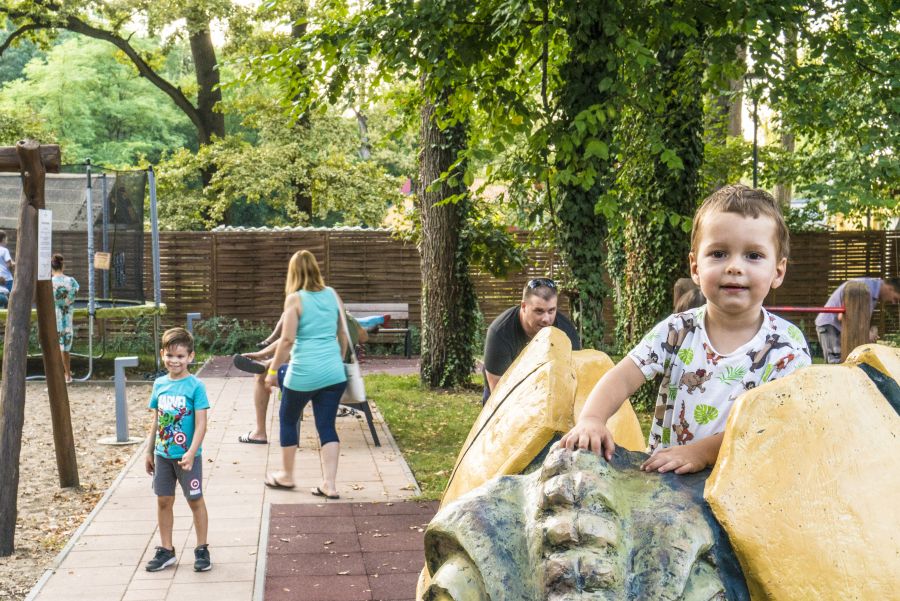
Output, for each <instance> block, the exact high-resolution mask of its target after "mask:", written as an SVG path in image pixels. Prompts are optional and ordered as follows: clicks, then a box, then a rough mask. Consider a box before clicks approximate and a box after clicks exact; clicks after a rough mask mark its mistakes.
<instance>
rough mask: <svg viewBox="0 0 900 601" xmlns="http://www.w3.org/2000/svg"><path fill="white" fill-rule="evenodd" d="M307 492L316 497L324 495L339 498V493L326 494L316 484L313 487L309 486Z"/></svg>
mask: <svg viewBox="0 0 900 601" xmlns="http://www.w3.org/2000/svg"><path fill="white" fill-rule="evenodd" d="M309 492H310V493H312V494H313V495H315V496H317V497H325V498H326V499H340V498H341V495H326V494H325V491H324V490H322V489H321V488H319V487H318V486H316V487H315V488H310V489H309Z"/></svg>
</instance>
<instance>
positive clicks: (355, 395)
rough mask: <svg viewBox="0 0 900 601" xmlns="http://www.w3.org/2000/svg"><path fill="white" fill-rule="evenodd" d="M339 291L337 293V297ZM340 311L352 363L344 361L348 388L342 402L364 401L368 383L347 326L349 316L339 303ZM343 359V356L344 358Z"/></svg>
mask: <svg viewBox="0 0 900 601" xmlns="http://www.w3.org/2000/svg"><path fill="white" fill-rule="evenodd" d="M336 298H337V293H335V299H336ZM338 311H340V314H341V325H342V326H343V328H344V336H346V337H347V345H348V346H349V347H350V363H344V372H346V374H347V388H346V389H345V390H344V395H343V396H342V397H341V403H343V404H345V405H346V404H348V403H363V402H365V400H366V385H365V382H363V377H362V370H361V369H360V368H359V361H358V360H357V358H356V351H355V350H354V349H353V343H352V342H351V339H350V329H349V328H348V327H347V316H346V315H344V311H343V309H341V304H340V303H338ZM342 359H343V358H342Z"/></svg>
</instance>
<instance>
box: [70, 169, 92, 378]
mask: <svg viewBox="0 0 900 601" xmlns="http://www.w3.org/2000/svg"><path fill="white" fill-rule="evenodd" d="M85 163H86V164H87V166H86V168H85V172H86V173H87V189H86V190H85V200H86V204H87V255H88V265H87V267H88V353H87V354H88V371H87V374H85V376H84V377H83V378H74V379H76V380H78V381H79V382H86V381H87V380H89V379H90V378H91V375H92V374H93V373H94V311H95V306H94V297H95V296H96V289H95V287H94V188H93V183H92V181H91V180H92V179H93V175H92V173H91V159H87V160H86V161H85Z"/></svg>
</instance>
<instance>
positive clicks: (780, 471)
mask: <svg viewBox="0 0 900 601" xmlns="http://www.w3.org/2000/svg"><path fill="white" fill-rule="evenodd" d="M610 367H612V362H611V361H610V360H609V358H608V357H606V355H604V354H602V353H599V352H597V351H576V352H572V351H571V347H570V344H569V341H568V338H567V337H566V336H565V335H564V334H562V333H561V332H559V331H558V330H554V329H552V328H546V329H545V330H542V331H541V332H540V333H539V334H538V336H536V337H535V339H534V340H533V341H532V343H531V344H530V345H529V346H528V347H526V349H525V351H523V353H522V355H521V356H520V357H519V358H518V359H517V360H516V362H515V363H514V364H513V365H512V366H511V368H510V370H508V371H507V373H506V374H505V375H504V377H503V378H502V379H501V380H500V382H499V384H498V386H497V388H496V390H495V391H494V394H493V395H492V396H491V398H490V399H489V400H488V402H487V404H486V406H485V408H484V410H483V411H482V413H481V415H480V416H479V419H478V420H477V422H476V424H475V425H474V426H473V428H472V430H471V432H470V434H469V437H468V439H467V440H466V443H465V445H464V446H463V448H462V450H461V452H460V455H459V457H458V458H457V462H456V466H455V468H454V471H453V475H452V477H451V481H450V483H449V485H448V488H447V491H446V493H445V495H444V498H443V499H442V503H441V511H440V512H439V514H438V516H436V518H435V521H434V522H433V524H434V526H432V527H430V530H429V533H430V534H431V536H430V538H429V533H426V548H428V547H429V541H430V542H431V547H430V548H431V549H432V552H434V551H435V550H436V549H438V548H439V547H440V545H442V544H443V543H441V542H440V541H441V540H447V541H450V540H452V537H453V536H454V535H453V532H454V528H458V530H456V532H457V534H458V535H459V536H460V537H462V538H460V539H459V541H460V542H461V541H463V539H464V538H466V537H470V536H471V535H470V534H469V532H470V531H471V530H472V529H471V528H470V527H469V526H466V524H465V521H466V520H468V519H475V517H473V516H476V515H477V513H478V512H477V511H476V510H474V509H473V508H475V507H477V506H478V496H479V495H486V496H493V498H497V497H498V495H501V493H502V492H503V491H506V493H505V494H506V497H505V498H504V499H503V500H502V501H501V502H502V503H506V504H507V505H508V504H509V503H513V504H515V503H522V505H523V509H522V512H521V515H526V516H527V515H529V512H531V511H533V508H531V507H524V505H528V504H529V503H528V501H527V499H529V498H531V497H529V496H528V495H529V494H532V493H527V490H528V487H529V486H538V487H540V486H545V485H541V484H540V482H541V480H540V478H538V480H536V481H535V478H537V477H538V476H537V473H536V472H533V471H531V472H530V473H532V474H533V475H532V476H528V477H525V476H511V478H512V480H511V479H510V478H500V479H497V477H498V476H504V475H513V474H520V473H522V472H523V471H524V470H526V468H528V469H529V470H534V469H535V467H536V466H537V469H539V470H543V471H544V472H546V470H547V469H548V467H547V466H548V465H550V464H548V463H547V462H551V464H552V462H553V461H556V462H559V461H560V460H561V458H559V457H556V455H554V454H553V453H552V452H551V454H550V455H546V459H542V458H541V457H543V456H544V455H543V454H545V453H546V452H547V451H548V450H549V444H548V443H550V442H551V441H552V440H553V439H554V437H556V436H558V435H559V434H560V433H562V432H565V431H567V430H568V429H569V428H570V427H571V425H572V423H573V421H574V418H575V416H577V413H578V411H580V408H581V406H582V405H583V403H584V399H585V397H586V396H587V394H588V392H589V391H590V389H591V387H592V386H593V384H594V383H595V382H596V381H597V379H598V378H599V377H600V376H601V375H602V374H603V373H605V371H606V370H608V369H609V368H610ZM898 378H900V351H898V349H892V348H889V347H884V346H879V345H865V346H862V347H859V348H857V349H856V350H855V351H854V352H853V353H851V355H850V357H849V358H848V360H847V362H846V363H845V364H842V365H839V366H824V365H823V366H811V367H809V368H805V369H802V370H800V371H798V372H797V373H795V374H793V375H791V376H789V377H787V378H784V379H781V380H776V381H774V382H770V383H768V384H765V385H763V386H761V387H759V388H757V389H753V390H751V391H749V392H747V393H745V394H744V395H742V396H741V397H740V398H739V399H738V400H737V401H736V403H735V406H734V408H733V409H732V412H731V414H730V416H729V420H728V425H727V430H726V435H725V440H724V442H723V445H722V449H721V452H720V454H719V460H718V462H717V464H716V467H715V469H714V470H713V472H712V474H710V475H709V479H708V480H707V481H706V489H705V494H704V497H705V498H706V500H707V502H708V503H709V506H710V507H711V508H712V511H713V513H714V514H715V517H716V519H717V520H718V522H719V523H720V524H721V526H722V527H724V529H725V531H726V532H727V533H728V538H729V539H730V541H731V544H732V546H733V548H734V552H735V555H736V556H737V559H738V561H739V562H740V567H741V568H742V569H743V574H744V578H745V580H746V589H747V590H749V594H750V596H751V598H752V599H760V600H761V599H778V600H785V601H788V600H794V599H893V598H898V599H900V593H898V592H897V591H898V590H900V587H898V584H897V583H898V579H900V503H898V501H897V492H898V491H900V468H898V467H897V466H898V459H900V417H898V411H900V388H898V386H897V380H898ZM891 403H893V406H892V404H891ZM615 422H616V424H615V427H614V429H613V434H614V437H615V439H616V443H617V444H618V445H620V446H624V447H625V448H628V449H631V450H643V449H644V448H645V447H646V439H645V438H644V437H643V436H642V435H641V434H640V428H639V426H638V423H637V418H636V416H635V415H634V412H633V411H632V410H631V407H630V405H626V406H624V407H623V408H622V410H621V411H620V412H619V414H617V416H615ZM611 423H612V420H611ZM536 459H537V461H541V462H543V468H541V466H540V463H536ZM616 461H618V462H619V463H620V464H621V465H624V463H625V462H622V461H621V460H619V459H617V460H616ZM529 466H530V467H529ZM579 469H584V466H582V468H579ZM590 469H594V468H590ZM626 469H627V468H626ZM600 475H601V476H602V477H604V478H611V479H612V480H611V481H613V482H616V481H619V480H617V479H618V478H620V477H619V476H616V475H615V473H610V474H609V475H608V476H603V475H602V474H600ZM650 477H656V476H654V475H650ZM670 477H672V478H679V477H678V476H670ZM522 478H528V480H527V481H526V480H522ZM541 478H543V476H541ZM532 481H534V482H532ZM535 482H536V483H535ZM523 486H524V487H525V488H521V487H523ZM642 486H643V485H642ZM701 486H702V483H701ZM479 487H480V488H479ZM520 489H521V490H523V491H526V492H515V491H519V490H520ZM653 494H656V493H653ZM460 497H463V498H461V499H460ZM486 498H487V497H486ZM457 499H458V501H457ZM516 499H519V500H516ZM697 502H699V496H698V497H697ZM686 510H687V508H686ZM492 511H493V512H496V511H497V510H496V509H489V510H488V511H486V512H484V513H482V516H483V515H490V514H491V512H492ZM504 511H505V513H504V512H501V513H496V515H497V516H501V515H510V516H518V515H520V513H519V512H518V510H516V509H515V508H514V507H513V509H512V510H508V509H507V510H504ZM706 511H707V512H708V511H709V510H708V509H707V510H706ZM676 513H677V515H682V514H681V513H678V512H676ZM454 514H455V515H456V516H459V517H458V518H454V517H453V516H454ZM454 519H460V520H461V521H460V522H459V524H458V525H457V526H454ZM516 519H519V518H516ZM527 521H528V520H527V519H526V520H525V522H526V523H527ZM492 523H493V522H492V521H491V520H488V522H486V527H487V528H488V532H489V531H490V529H491V528H492V527H493V526H492V525H491V524H492ZM507 526H508V525H505V524H496V530H497V533H496V535H495V536H497V537H498V540H497V543H496V544H497V545H498V547H497V553H498V554H502V553H503V545H504V540H503V539H504V536H505V534H504V532H502V530H503V529H504V528H506V527H507ZM714 526H715V525H714ZM692 528H700V530H696V532H697V533H698V534H697V536H698V537H700V538H702V537H705V536H706V534H703V533H702V530H703V528H702V527H701V526H700V525H698V524H696V522H695V524H694V526H692ZM482 536H483V534H482ZM529 536H530V535H529ZM436 537H437V538H436ZM448 537H449V538H448ZM510 537H512V535H511V534H510ZM488 538H490V537H488ZM520 538H521V537H520ZM652 538H653V537H651V539H652ZM470 542H471V538H470ZM575 542H576V544H581V545H583V546H584V547H585V549H584V550H583V552H585V553H589V554H590V553H594V552H596V550H594V551H591V546H592V545H596V541H590V540H584V541H582V542H580V543H579V542H578V541H577V540H576V541H575ZM448 544H449V543H448ZM488 544H489V543H488ZM445 548H446V546H445ZM526 548H528V545H526ZM427 553H428V551H427ZM439 555H440V554H439ZM435 557H436V556H435V555H431V559H429V563H428V567H429V569H426V570H424V571H423V573H422V577H421V578H420V582H419V588H418V591H417V595H418V597H417V598H419V599H422V598H423V595H424V597H425V598H428V599H458V600H459V599H486V598H491V599H497V598H513V597H515V598H517V599H518V598H526V597H522V596H521V595H519V596H513V597H510V596H508V595H505V594H504V593H502V592H501V593H497V592H496V591H497V590H500V591H504V590H506V589H504V588H503V587H501V588H500V589H497V587H496V583H493V585H494V586H493V587H487V588H486V587H485V586H484V584H485V575H483V574H481V573H480V564H479V563H478V562H477V561H476V560H475V558H474V557H466V556H463V555H459V554H458V553H457V554H450V555H448V556H447V558H446V560H437V559H435ZM441 562H443V563H441ZM530 569H531V570H539V569H542V568H541V566H540V565H538V564H535V565H533V566H532V567H531V568H530ZM438 570H440V571H441V573H442V575H443V577H444V581H449V582H452V583H454V584H453V586H454V587H456V589H455V590H454V591H453V592H452V593H445V592H441V593H435V591H436V590H437V589H435V588H432V589H431V592H426V591H428V585H429V578H430V576H431V575H433V574H434V573H436V571H438ZM429 571H430V573H429ZM522 573H523V574H527V573H528V569H526V570H525V571H524V572H522ZM447 574H450V575H451V577H450V578H449V580H448V579H447V578H446V576H447ZM490 577H491V576H490V574H488V575H487V578H490ZM466 583H468V584H466ZM489 589H491V590H494V591H495V592H494V593H493V594H492V595H490V594H488V595H487V596H486V591H487V590H489ZM534 598H535V599H537V598H540V595H538V596H535V597H534ZM554 598H555V597H554ZM560 598H562V597H560ZM565 598H566V599H568V598H569V596H566V597H565ZM571 598H573V599H574V598H576V597H571ZM578 598H593V597H590V595H589V596H588V597H584V596H583V593H582V596H580V597H578ZM604 598H606V597H604ZM610 598H613V597H610ZM622 598H625V597H622ZM628 598H632V597H628ZM634 598H640V597H634ZM666 598H669V597H666ZM671 598H673V599H674V598H699V597H690V596H688V595H687V594H686V592H682V593H675V594H674V595H673V596H672V597H671ZM702 598H705V597H702ZM716 598H718V597H716Z"/></svg>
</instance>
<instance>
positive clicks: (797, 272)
mask: <svg viewBox="0 0 900 601" xmlns="http://www.w3.org/2000/svg"><path fill="white" fill-rule="evenodd" d="M520 239H521V240H522V241H525V240H526V238H525V236H524V235H523V236H522V238H520ZM147 244H149V240H148V241H147ZM160 244H161V265H162V289H163V300H164V301H165V302H166V303H167V304H168V306H169V315H168V317H167V321H168V322H171V323H178V322H183V321H184V317H183V316H184V314H185V313H187V312H189V311H199V312H200V313H202V314H203V316H204V317H208V316H212V315H219V316H224V317H234V318H238V319H248V320H257V321H265V322H271V323H274V321H275V320H276V319H277V318H278V315H279V313H280V311H281V304H282V299H283V297H284V292H283V286H284V275H285V270H286V266H287V261H288V259H289V258H290V256H291V255H292V254H293V253H294V252H296V251H297V250H299V249H302V248H306V249H308V250H310V251H311V252H312V253H313V254H315V255H316V258H317V259H318V260H319V264H320V266H321V267H322V270H323V275H324V276H325V278H326V281H327V282H328V284H329V285H331V286H333V287H334V288H335V289H337V290H338V291H339V292H340V293H341V296H342V297H343V298H344V300H346V301H347V302H379V301H381V302H407V303H409V305H410V321H411V322H412V323H413V324H416V325H419V324H420V321H421V285H422V284H421V267H420V264H419V254H418V251H417V249H416V248H415V246H414V245H412V244H410V243H408V242H403V241H400V240H397V239H394V238H392V237H391V235H390V234H389V233H387V232H384V231H371V230H369V231H367V230H350V231H347V230H312V231H310V230H307V231H269V232H260V231H248V232H214V233H195V232H163V233H162V234H161V236H160ZM144 256H145V261H149V257H150V252H149V247H148V248H147V249H146V250H145V253H144ZM561 266H562V261H561V259H560V257H559V254H558V253H557V252H555V251H553V250H540V249H539V250H533V251H531V252H530V253H529V265H528V267H526V269H524V270H523V271H522V272H520V273H517V274H514V275H512V276H510V277H509V278H507V279H500V278H495V277H492V276H490V275H489V274H486V273H483V272H480V271H477V270H473V273H472V280H473V285H474V286H475V289H476V294H477V297H478V302H479V307H480V309H481V311H482V313H483V314H484V318H485V323H486V324H488V323H490V321H491V320H493V318H494V317H496V316H497V315H499V314H500V313H501V312H502V311H504V310H505V309H507V308H508V307H510V306H512V305H514V304H516V303H518V300H519V298H520V296H521V291H522V287H523V286H524V284H525V282H527V281H528V280H529V279H530V278H532V277H540V276H549V277H558V275H559V273H560V269H561ZM147 267H148V269H147V270H146V273H147V274H148V275H149V273H150V270H149V264H148V266H147ZM898 267H900V232H896V231H890V232H884V231H872V232H822V233H807V234H795V235H793V236H792V238H791V259H790V261H789V265H788V271H787V277H786V278H785V282H784V284H783V285H782V286H781V288H778V289H777V290H774V291H773V292H772V294H770V296H769V298H767V299H766V304H769V305H796V306H820V305H822V304H824V302H825V300H826V299H827V298H828V296H829V295H830V294H831V292H832V291H833V290H834V289H835V288H836V287H837V286H839V285H840V284H841V283H842V282H844V281H845V280H847V279H850V278H854V277H891V276H896V275H897V274H898ZM145 283H146V285H147V286H148V288H147V290H146V294H147V296H148V298H151V297H152V292H151V291H150V289H149V285H150V280H149V278H145ZM611 305H612V303H611V301H610V302H608V303H606V306H605V307H604V315H605V316H606V319H607V321H608V322H609V323H610V324H611V323H612V319H613V317H612V307H611ZM560 306H561V309H562V310H563V311H565V312H567V313H569V312H570V309H571V307H570V306H569V301H568V298H567V297H566V296H565V295H563V296H562V297H561V302H560ZM786 317H787V318H788V319H790V320H791V321H794V322H795V323H798V325H800V326H801V327H802V328H803V330H804V331H805V333H806V335H807V336H808V337H810V338H811V339H812V340H815V327H814V325H813V320H814V319H815V314H792V315H786ZM898 317H900V315H898V311H897V308H895V307H891V308H888V310H885V311H882V310H880V309H879V310H878V311H877V312H876V314H875V316H874V317H873V323H874V324H875V325H878V326H879V331H881V332H897V331H900V318H898ZM608 330H609V331H612V327H609V328H608Z"/></svg>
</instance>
